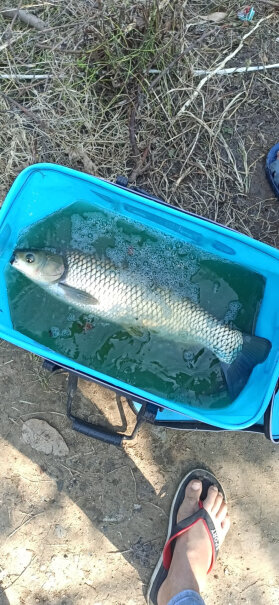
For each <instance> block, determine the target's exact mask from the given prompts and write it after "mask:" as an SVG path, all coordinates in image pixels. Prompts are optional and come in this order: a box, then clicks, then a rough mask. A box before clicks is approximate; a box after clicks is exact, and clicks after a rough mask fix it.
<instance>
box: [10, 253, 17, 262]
mask: <svg viewBox="0 0 279 605" xmlns="http://www.w3.org/2000/svg"><path fill="white" fill-rule="evenodd" d="M15 259H16V256H15V253H14V252H13V253H12V256H11V258H10V265H13V264H14V263H15Z"/></svg>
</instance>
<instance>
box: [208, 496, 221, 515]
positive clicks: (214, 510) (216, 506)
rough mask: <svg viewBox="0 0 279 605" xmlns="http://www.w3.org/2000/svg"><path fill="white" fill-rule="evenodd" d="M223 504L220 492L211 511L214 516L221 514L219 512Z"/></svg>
mask: <svg viewBox="0 0 279 605" xmlns="http://www.w3.org/2000/svg"><path fill="white" fill-rule="evenodd" d="M223 502H224V498H223V496H222V494H221V493H220V492H218V494H217V496H216V499H215V502H214V504H213V506H212V509H211V512H212V513H213V515H217V514H218V513H219V510H220V508H221V506H222V504H223Z"/></svg>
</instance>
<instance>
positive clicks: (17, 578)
mask: <svg viewBox="0 0 279 605" xmlns="http://www.w3.org/2000/svg"><path fill="white" fill-rule="evenodd" d="M34 559H36V556H33V557H32V558H31V559H30V561H29V563H27V565H26V566H25V567H24V569H23V570H22V571H21V572H20V573H19V574H18V575H17V577H16V578H15V579H14V580H13V581H12V582H11V583H10V584H8V586H5V587H3V589H4V590H8V589H9V588H11V586H13V585H14V584H15V583H16V582H17V581H18V580H19V578H21V576H22V575H23V574H24V572H25V571H26V569H28V567H29V565H31V563H32V561H34Z"/></svg>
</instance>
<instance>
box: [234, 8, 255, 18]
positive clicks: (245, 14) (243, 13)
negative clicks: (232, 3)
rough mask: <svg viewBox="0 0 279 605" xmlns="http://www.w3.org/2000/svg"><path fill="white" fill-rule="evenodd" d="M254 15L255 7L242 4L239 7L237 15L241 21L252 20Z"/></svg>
mask: <svg viewBox="0 0 279 605" xmlns="http://www.w3.org/2000/svg"><path fill="white" fill-rule="evenodd" d="M254 15H255V9H254V7H253V6H244V7H243V8H241V9H240V10H239V11H238V13H237V16H238V18H239V19H240V20H241V21H252V20H253V18H254Z"/></svg>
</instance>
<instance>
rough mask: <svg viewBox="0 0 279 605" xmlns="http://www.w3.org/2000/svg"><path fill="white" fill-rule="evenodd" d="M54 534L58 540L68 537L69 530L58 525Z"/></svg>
mask: <svg viewBox="0 0 279 605" xmlns="http://www.w3.org/2000/svg"><path fill="white" fill-rule="evenodd" d="M54 533H55V535H56V536H57V538H65V536H66V535H67V530H66V529H65V527H62V525H59V524H57V525H55V528H54Z"/></svg>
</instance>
